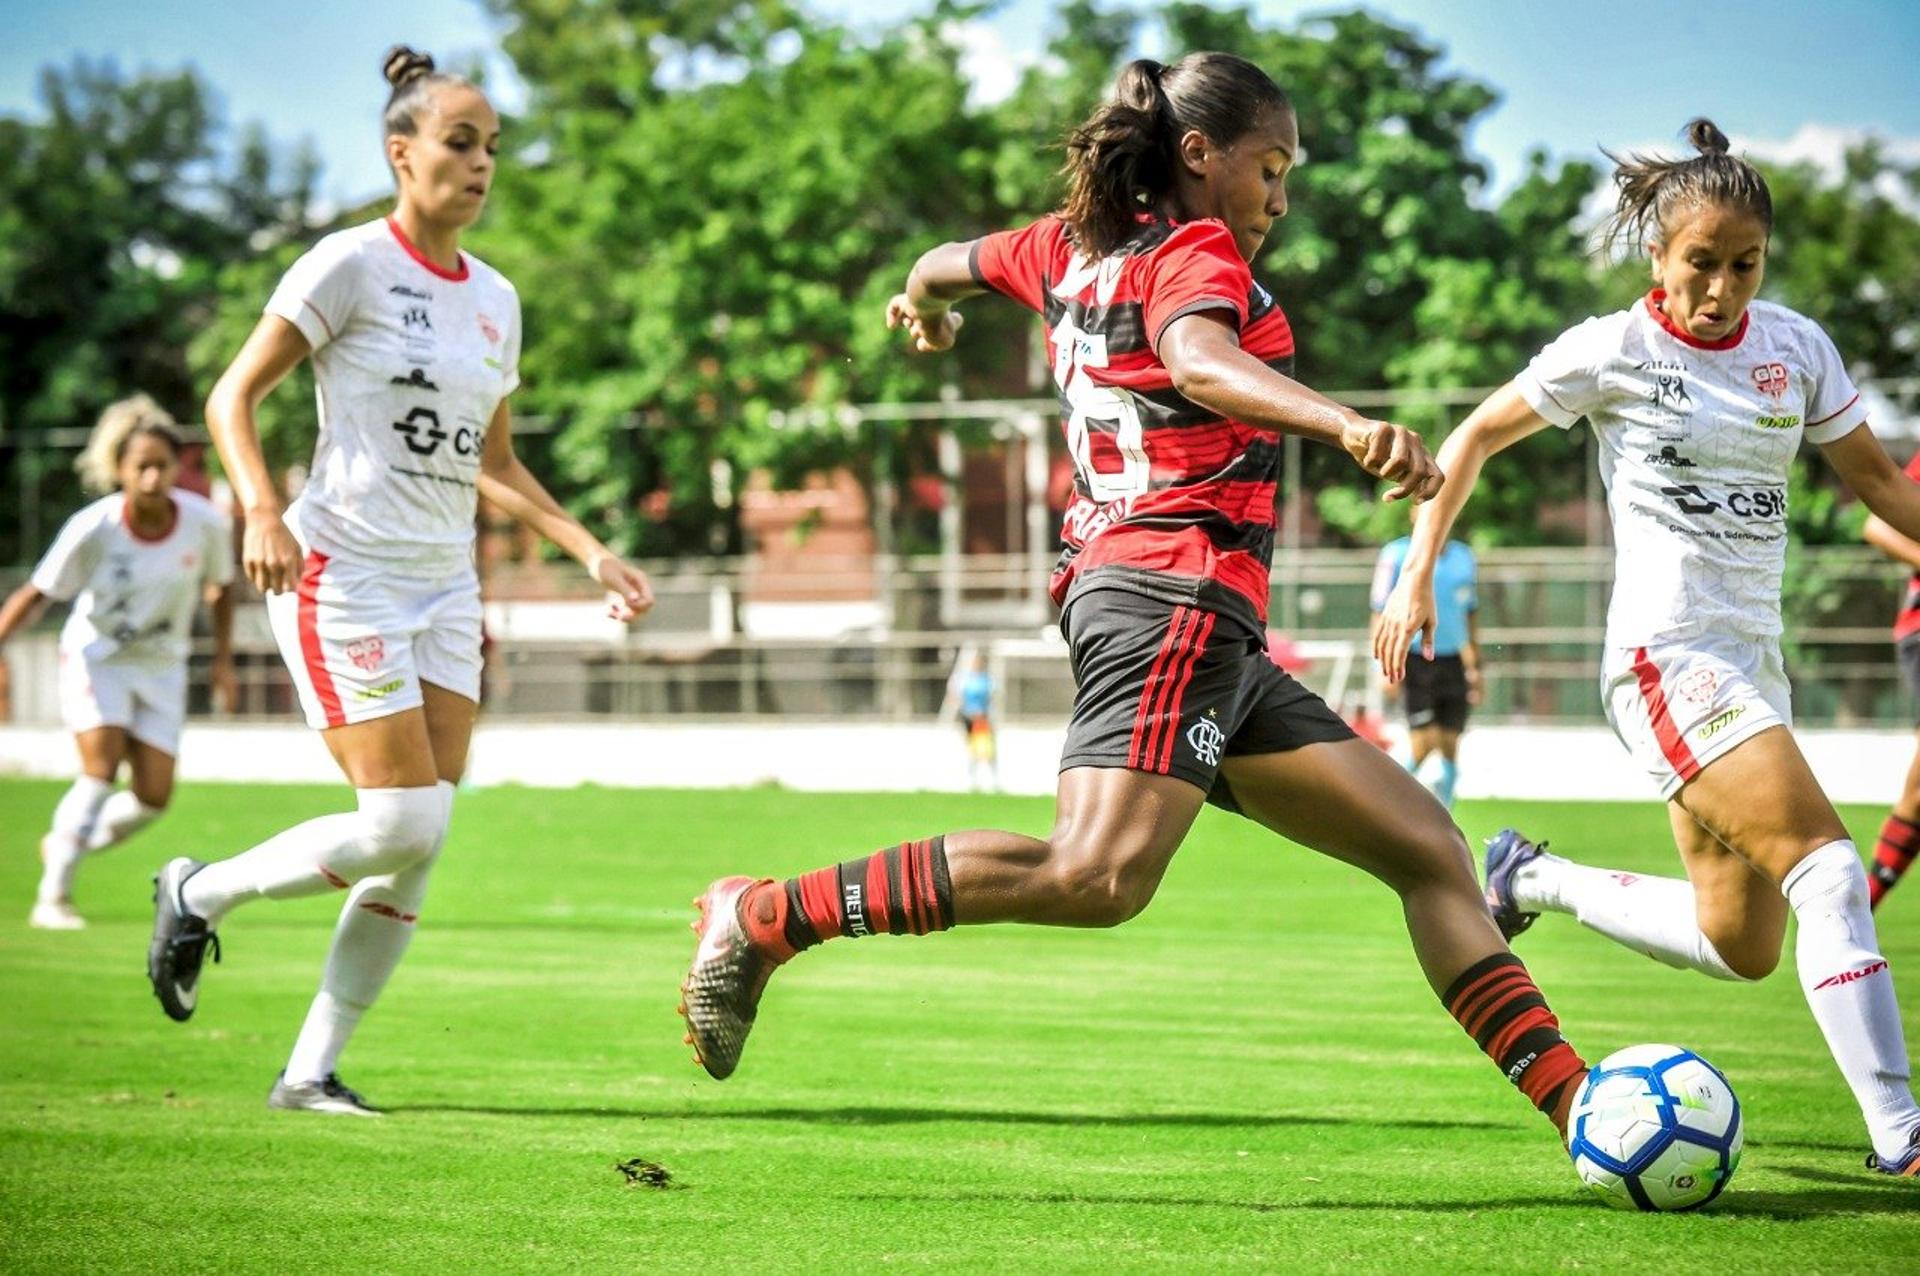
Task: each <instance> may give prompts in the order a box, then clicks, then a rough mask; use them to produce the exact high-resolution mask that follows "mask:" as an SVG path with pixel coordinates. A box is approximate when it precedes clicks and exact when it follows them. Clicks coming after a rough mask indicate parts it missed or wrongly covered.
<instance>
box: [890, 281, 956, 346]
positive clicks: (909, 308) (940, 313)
mask: <svg viewBox="0 0 1920 1276" xmlns="http://www.w3.org/2000/svg"><path fill="white" fill-rule="evenodd" d="M964 322H966V321H965V320H964V319H962V318H961V317H960V312H959V311H958V310H954V309H952V308H951V307H947V306H942V307H941V308H940V309H939V310H937V311H935V312H933V313H932V314H926V313H923V312H922V311H920V310H918V309H916V308H915V306H914V304H913V302H912V301H911V300H910V299H909V298H908V297H907V294H906V293H904V292H902V293H896V294H894V297H893V300H891V301H889V302H888V303H887V327H889V328H901V327H904V328H905V329H906V330H907V335H908V336H910V337H912V338H913V348H914V349H915V350H918V351H920V352H922V353H923V354H924V353H931V352H932V351H935V350H951V349H953V340H954V338H955V337H956V336H958V335H959V332H960V325H961V324H962V323H964Z"/></svg>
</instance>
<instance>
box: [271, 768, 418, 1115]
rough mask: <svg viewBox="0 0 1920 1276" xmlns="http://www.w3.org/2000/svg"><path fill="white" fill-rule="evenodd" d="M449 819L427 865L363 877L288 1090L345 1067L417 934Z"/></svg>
mask: <svg viewBox="0 0 1920 1276" xmlns="http://www.w3.org/2000/svg"><path fill="white" fill-rule="evenodd" d="M435 792H436V793H437V795H438V797H439V800H440V801H441V803H442V809H443V810H444V811H445V812H446V813H447V815H448V816H451V814H452V810H453V785H451V784H449V783H447V782H446V781H445V780H442V781H441V782H440V783H439V784H438V785H437V786H436V788H435ZM446 827H447V820H446V818H443V819H442V820H441V835H440V840H439V841H438V842H436V843H435V844H434V848H433V850H432V852H431V853H429V854H428V855H427V856H426V857H425V858H424V859H421V860H419V861H417V862H416V863H414V864H412V865H411V866H409V867H407V868H404V869H401V870H400V871H399V872H397V873H387V874H382V875H381V876H378V877H367V878H362V879H361V880H360V882H359V884H358V885H356V886H355V887H354V888H353V892H352V893H351V894H349V895H348V896H347V902H346V905H345V906H344V907H343V908H341V910H340V922H339V924H338V925H337V926H336V927H335V928H334V932H333V946H332V947H331V948H329V949H328V950H327V967H326V971H325V973H324V974H322V975H321V977H320V991H319V993H318V994H316V995H315V996H314V999H313V1005H312V1006H311V1007H310V1008H309V1009H308V1011H307V1018H306V1022H305V1023H304V1024H302V1025H301V1027H300V1036H299V1037H298V1038H297V1039H296V1040H295V1041H294V1043H293V1054H292V1055H291V1056H290V1057H289V1058H288V1059H287V1071H286V1078H287V1082H288V1084H290V1085H298V1084H300V1083H302V1082H309V1081H320V1080H323V1079H325V1078H326V1076H327V1075H328V1074H329V1073H331V1072H332V1071H333V1070H334V1068H335V1066H336V1065H337V1064H338V1063H339V1061H340V1052H341V1051H342V1050H344V1049H346V1046H347V1042H348V1041H349V1040H351V1039H352V1037H353V1031H354V1029H355V1028H357V1027H359V1026H360V1018H361V1016H362V1015H364V1014H366V1012H367V1010H368V1009H369V1008H370V1007H371V1006H372V1005H373V1003H374V1002H375V1001H376V1000H378V998H379V996H380V990H381V989H383V988H385V987H386V985H387V979H388V977H389V976H391V975H392V974H393V972H394V968H395V967H397V966H398V965H399V964H400V958H401V957H403V956H404V955H405V954H406V951H407V945H408V944H409V943H411V942H412V941H413V928H414V923H415V920H416V919H417V917H418V915H419V912H420V905H421V902H422V901H423V900H425V898H426V894H427V878H428V876H429V875H430V874H431V873H432V872H433V865H434V861H435V860H437V859H438V858H439V855H440V847H441V845H443V844H444V843H445V841H446Z"/></svg>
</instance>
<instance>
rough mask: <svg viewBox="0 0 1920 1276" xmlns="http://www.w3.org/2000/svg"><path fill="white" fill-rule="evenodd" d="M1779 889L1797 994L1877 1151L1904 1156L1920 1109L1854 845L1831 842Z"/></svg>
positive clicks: (1889, 973)
mask: <svg viewBox="0 0 1920 1276" xmlns="http://www.w3.org/2000/svg"><path fill="white" fill-rule="evenodd" d="M1780 890H1781V893H1782V894H1784V895H1785V896H1786V897H1787V903H1788V904H1790V905H1792V906H1793V915H1794V917H1795V918H1797V919H1798V920H1799V923H1800V934H1799V938H1798V940H1797V942H1796V943H1795V944H1794V960H1795V962H1796V963H1797V964H1798V966H1799V968H1800V987H1801V989H1802V990H1803V991H1804V992H1805V993H1806V995H1807V1004H1808V1005H1809V1006H1811V1007H1812V1008H1813V1018H1814V1022H1816V1023H1818V1024H1819V1025H1820V1031H1821V1033H1822V1034H1824V1035H1825V1036H1826V1039H1827V1049H1828V1050H1830V1051H1832V1052H1833V1060H1834V1062H1835V1063H1837V1064H1839V1065H1840V1072H1841V1075H1843V1076H1845V1077H1846V1079H1847V1084H1848V1085H1849V1086H1851V1087H1852V1088H1853V1097H1854V1098H1855V1099H1857V1100H1859V1102H1860V1112H1861V1114H1862V1115H1863V1116H1865V1117H1866V1119H1867V1130H1868V1132H1869V1133H1871V1134H1872V1136H1873V1150H1874V1151H1875V1152H1877V1153H1879V1154H1880V1155H1881V1156H1883V1157H1887V1158H1889V1159H1892V1158H1895V1157H1898V1156H1900V1155H1903V1154H1904V1153H1905V1152H1906V1151H1907V1149H1908V1143H1907V1140H1908V1138H1909V1137H1910V1136H1911V1135H1912V1132H1913V1129H1914V1127H1915V1126H1916V1125H1920V1108H1916V1107H1915V1106H1914V1102H1913V1091H1912V1090H1911V1089H1909V1088H1908V1081H1909V1079H1910V1070H1909V1066H1908V1063H1907V1048H1906V1040H1905V1037H1904V1035H1903V1034H1902V1032H1901V1028H1900V1006H1899V1003H1898V1002H1896V1001H1895V1000H1894V996H1893V972H1892V971H1891V970H1890V969H1889V968H1888V966H1887V962H1886V959H1885V958H1884V957H1882V956H1881V955H1880V941H1879V937H1878V936H1877V935H1875V933H1874V929H1873V913H1872V911H1871V910H1870V909H1869V907H1868V903H1867V872H1866V869H1865V868H1863V867H1862V866H1861V864H1860V852H1859V851H1857V850H1856V849H1854V845H1853V843H1852V842H1848V841H1838V842H1829V843H1827V844H1826V845H1825V846H1823V847H1821V848H1820V849H1819V850H1817V851H1815V852H1814V853H1813V854H1811V855H1809V856H1807V857H1806V858H1805V859H1803V860H1801V861H1800V862H1799V863H1798V864H1796V865H1795V866H1794V868H1793V871H1792V872H1790V873H1788V874H1787V877H1786V880H1785V881H1784V882H1782V883H1781V884H1780Z"/></svg>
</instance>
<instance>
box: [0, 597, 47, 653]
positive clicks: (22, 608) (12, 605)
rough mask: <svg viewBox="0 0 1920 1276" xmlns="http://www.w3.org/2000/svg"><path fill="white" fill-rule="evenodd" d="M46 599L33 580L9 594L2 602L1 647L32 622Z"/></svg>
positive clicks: (0, 606)
mask: <svg viewBox="0 0 1920 1276" xmlns="http://www.w3.org/2000/svg"><path fill="white" fill-rule="evenodd" d="M46 601H47V596H46V595H45V594H43V593H41V592H40V591H39V590H38V589H37V588H35V587H34V584H33V582H32V581H28V582H27V583H26V584H24V585H22V586H20V588H18V589H16V590H14V591H13V592H12V593H11V594H8V595H7V601H6V602H4V603H0V647H4V646H6V643H7V639H9V638H11V637H13V635H14V633H15V632H16V631H18V630H20V629H23V628H25V627H26V626H27V625H30V624H32V623H33V618H34V617H35V616H36V615H38V614H39V612H40V607H41V604H43V603H45V602H46Z"/></svg>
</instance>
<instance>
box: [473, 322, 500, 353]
mask: <svg viewBox="0 0 1920 1276" xmlns="http://www.w3.org/2000/svg"><path fill="white" fill-rule="evenodd" d="M474 317H475V318H477V319H478V320H479V321H480V335H481V336H483V337H485V338H486V339H487V342H488V344H490V345H496V346H497V345H499V344H500V329H499V328H497V327H495V326H494V322H493V320H492V319H489V318H488V317H487V316H486V315H476V316H474Z"/></svg>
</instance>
